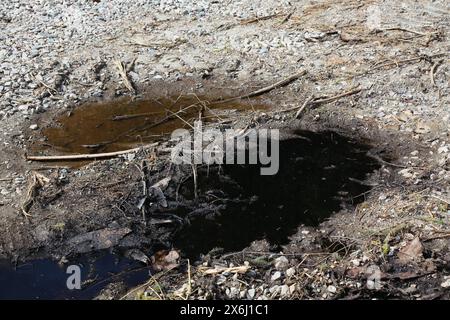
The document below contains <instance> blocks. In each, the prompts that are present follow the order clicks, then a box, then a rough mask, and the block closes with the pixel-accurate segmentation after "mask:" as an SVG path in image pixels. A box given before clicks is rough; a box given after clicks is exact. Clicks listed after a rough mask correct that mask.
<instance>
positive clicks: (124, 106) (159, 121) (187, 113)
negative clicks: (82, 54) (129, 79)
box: [37, 95, 267, 154]
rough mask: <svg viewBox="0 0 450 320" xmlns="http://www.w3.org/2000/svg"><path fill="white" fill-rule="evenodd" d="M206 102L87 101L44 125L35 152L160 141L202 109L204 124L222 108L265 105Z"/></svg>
mask: <svg viewBox="0 0 450 320" xmlns="http://www.w3.org/2000/svg"><path fill="white" fill-rule="evenodd" d="M210 101H213V99H211V98H208V97H205V96H197V95H183V96H173V97H162V98H157V99H147V100H136V101H133V100H131V99H130V98H123V99H119V100H117V101H114V102H102V103H89V104H86V105H83V106H81V107H79V108H76V109H75V110H74V111H73V112H71V113H70V115H64V116H62V117H60V118H58V119H56V124H55V125H53V126H51V127H49V128H46V129H44V130H43V135H44V136H45V138H46V141H45V142H44V143H42V144H41V145H40V146H38V147H37V148H38V149H40V150H37V151H42V150H43V149H44V150H45V149H48V150H52V152H55V151H56V152H58V153H68V154H84V153H99V152H113V151H119V150H125V149H129V148H132V147H137V146H139V145H142V144H145V143H149V142H153V141H156V140H159V139H161V138H162V136H164V135H168V134H170V133H171V132H172V131H174V130H175V129H179V128H189V125H188V124H187V123H190V124H191V125H192V123H193V121H194V119H198V118H199V114H200V113H201V116H202V117H203V118H202V120H203V121H205V122H208V121H222V120H223V119H224V117H225V118H226V115H225V116H224V115H223V113H224V112H225V113H228V114H230V115H237V112H239V111H243V110H252V109H266V108H267V107H266V106H265V105H263V104H252V103H242V102H239V101H232V102H228V103H217V102H216V103H215V102H210ZM200 102H201V103H200ZM180 110H183V111H181V112H180ZM219 111H220V114H222V115H219ZM174 113H177V115H174Z"/></svg>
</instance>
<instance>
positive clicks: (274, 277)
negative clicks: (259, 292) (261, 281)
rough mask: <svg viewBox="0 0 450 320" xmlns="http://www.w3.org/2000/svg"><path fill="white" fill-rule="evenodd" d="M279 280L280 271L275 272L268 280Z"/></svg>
mask: <svg viewBox="0 0 450 320" xmlns="http://www.w3.org/2000/svg"><path fill="white" fill-rule="evenodd" d="M280 278H281V272H280V271H276V272H275V273H274V274H273V275H272V277H271V278H270V280H272V281H276V280H278V279H280Z"/></svg>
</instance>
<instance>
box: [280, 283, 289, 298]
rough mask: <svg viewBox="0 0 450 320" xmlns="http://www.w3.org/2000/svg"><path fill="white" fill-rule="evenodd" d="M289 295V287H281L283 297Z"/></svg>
mask: <svg viewBox="0 0 450 320" xmlns="http://www.w3.org/2000/svg"><path fill="white" fill-rule="evenodd" d="M287 295H289V287H288V286H287V285H284V286H281V296H287Z"/></svg>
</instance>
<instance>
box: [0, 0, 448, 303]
mask: <svg viewBox="0 0 450 320" xmlns="http://www.w3.org/2000/svg"><path fill="white" fill-rule="evenodd" d="M55 4H56V5H55V6H54V8H52V9H49V8H48V7H47V6H46V5H45V4H42V3H41V2H40V1H31V2H28V3H27V4H22V3H21V2H20V1H11V2H8V3H6V4H1V5H0V10H1V14H0V25H1V28H0V29H1V31H0V46H1V47H0V59H1V61H0V62H1V69H0V77H1V78H0V89H1V90H0V95H1V96H0V111H1V116H2V119H1V124H2V126H1V127H0V130H1V134H0V142H1V148H2V152H1V155H0V157H1V159H0V160H1V161H0V163H1V166H0V189H1V195H0V212H1V215H0V229H1V230H3V232H2V233H1V234H0V256H2V257H5V258H7V259H12V260H19V261H23V260H27V259H31V258H36V257H49V256H50V257H52V258H54V259H55V260H57V261H61V260H62V261H64V259H63V258H64V257H66V258H67V257H72V256H76V255H80V254H83V253H86V252H89V251H93V250H101V249H109V250H114V251H115V252H117V253H118V254H128V255H129V254H130V253H129V252H130V251H129V250H130V249H139V250H140V252H142V253H144V254H145V255H147V256H151V255H152V254H155V252H157V251H158V250H159V249H166V250H169V249H170V248H172V245H173V243H172V240H173V238H172V237H173V233H172V232H173V230H174V229H176V228H178V227H179V226H178V224H177V223H176V222H173V221H176V220H177V216H178V215H183V213H186V212H191V211H193V210H194V208H197V207H201V208H204V207H207V206H208V205H210V201H209V200H208V197H207V195H202V194H200V197H199V198H200V200H197V201H192V200H186V201H185V202H184V203H181V205H180V203H179V201H177V193H178V190H179V189H178V188H179V185H180V184H182V183H184V181H187V180H186V179H188V177H189V175H191V174H192V170H191V168H190V167H183V166H180V167H178V166H174V165H171V163H170V161H169V153H168V152H167V148H168V147H170V146H171V145H170V142H169V141H168V138H167V137H160V138H159V139H158V144H157V145H155V146H152V147H149V148H143V149H142V150H140V151H138V152H133V153H129V154H125V155H123V156H119V157H115V158H112V159H106V160H102V161H95V162H91V163H89V164H86V165H84V166H81V167H75V168H74V167H73V164H72V163H61V162H58V163H40V162H34V161H27V160H26V157H25V155H36V154H40V155H42V154H47V155H56V154H61V151H60V150H56V149H53V150H52V149H51V148H48V146H47V147H45V148H44V147H42V146H43V143H44V144H45V138H44V136H43V134H42V133H43V130H44V129H45V128H48V127H54V126H57V125H58V123H57V117H58V116H61V115H65V114H67V113H68V112H72V111H74V110H76V108H77V107H78V106H80V105H83V104H85V103H87V102H93V101H113V100H114V99H116V98H119V97H123V96H130V97H133V99H137V100H139V99H145V98H154V97H157V98H161V97H166V96H173V95H177V94H190V93H196V94H197V95H199V96H200V95H201V96H208V97H211V99H214V98H222V97H234V96H239V95H242V94H245V93H248V92H252V91H254V90H257V89H259V88H262V87H265V86H268V85H271V84H274V83H276V82H277V81H280V80H282V79H285V78H287V77H289V76H291V75H292V74H296V73H298V72H300V71H301V70H305V71H306V74H305V75H303V76H301V77H300V78H299V79H297V80H296V81H293V82H291V83H289V84H288V85H286V86H283V87H279V88H276V89H274V90H272V91H270V92H268V93H266V94H264V95H261V96H260V97H258V98H257V99H256V100H255V99H245V100H246V101H243V103H246V104H250V105H251V104H252V103H253V104H264V105H267V106H268V109H267V110H250V108H249V110H241V111H235V112H230V113H228V114H226V115H224V117H225V116H226V117H227V119H229V122H228V123H226V124H223V123H222V124H217V127H220V128H224V127H225V126H231V127H235V128H280V129H283V132H284V133H285V134H286V135H287V136H289V134H290V133H292V132H294V131H295V130H299V129H302V130H312V131H315V132H323V131H327V130H332V131H335V132H338V133H340V134H342V135H343V136H346V137H349V138H352V139H355V140H356V141H359V142H364V143H367V144H368V145H369V146H370V147H371V150H370V152H371V154H373V155H375V158H376V159H377V161H378V164H379V166H380V167H379V168H378V169H377V170H376V171H374V172H373V174H371V175H370V177H369V178H368V179H367V180H366V181H364V182H362V183H364V184H366V185H370V186H371V187H372V189H371V191H370V192H367V193H365V194H364V201H362V202H359V203H358V204H357V205H351V203H347V205H346V206H345V207H344V208H343V209H342V210H340V211H339V212H337V213H335V214H333V215H332V216H330V217H329V218H328V219H326V221H324V222H322V223H321V224H320V225H318V226H309V227H308V226H298V231H297V232H296V233H295V234H293V235H291V236H290V241H289V243H288V244H284V245H283V246H282V247H276V246H272V245H271V244H269V243H267V242H265V241H256V242H255V243H253V244H251V245H250V246H249V247H248V248H243V250H242V251H239V252H237V253H236V252H235V253H233V254H232V253H230V252H220V250H213V252H210V253H209V254H207V252H204V254H205V255H204V256H203V257H202V258H201V259H200V260H198V261H192V259H190V260H189V262H188V260H187V259H185V257H184V256H183V252H181V259H173V260H176V261H175V262H176V263H175V265H177V264H179V266H177V267H175V268H173V267H174V264H173V263H174V261H172V260H170V259H168V261H166V262H167V265H165V263H164V254H163V253H161V251H159V252H160V253H158V254H159V255H162V258H161V257H160V258H158V257H159V256H158V255H157V256H156V258H155V259H156V260H158V259H159V260H161V261H163V262H158V263H159V264H160V265H161V266H160V269H162V271H161V272H159V273H156V274H155V276H154V277H153V278H152V279H150V280H149V282H148V283H147V284H144V285H142V286H140V287H138V288H136V289H135V290H133V291H130V292H128V294H126V291H127V290H129V289H130V288H126V287H124V286H121V285H120V283H117V284H115V285H112V286H111V287H110V288H109V289H108V290H106V291H105V292H104V293H103V294H102V295H101V298H120V297H122V298H128V299H130V298H132V299H134V298H143V299H144V298H145V299H162V298H166V299H167V298H169V299H171V298H194V299H195V298H198V299H203V298H225V299H227V298H234V299H279V298H283V299H310V298H314V299H358V298H401V299H448V298H449V291H448V288H449V287H450V275H449V265H450V264H449V263H450V253H449V244H450V243H449V234H450V233H449V232H450V230H449V212H450V211H449V208H448V205H449V202H450V189H449V181H450V172H449V171H450V168H449V158H450V156H449V155H450V146H449V132H450V127H449V117H450V110H449V108H448V106H449V99H450V98H449V86H448V79H449V73H450V69H449V64H448V52H449V41H448V30H449V29H448V28H449V16H450V15H449V14H448V13H449V12H448V6H446V4H445V2H444V1H442V2H439V1H434V2H431V1H430V2H428V1H423V2H420V3H417V2H413V1H406V2H403V3H402V4H400V3H397V2H395V1H387V2H377V1H364V2H355V1H339V2H334V1H333V2H332V1H298V2H293V1H291V2H278V1H277V2H275V1H273V2H272V1H261V2H259V1H257V2H252V4H250V2H248V3H247V2H240V1H229V3H228V4H221V3H219V2H215V1H204V2H201V3H196V4H191V3H189V2H178V1H167V2H162V3H159V2H158V3H157V2H156V1H155V2H148V3H147V2H146V1H136V2H135V3H133V4H132V5H131V4H128V2H125V1H124V2H122V1H113V2H108V3H106V2H103V1H100V2H99V3H96V2H91V1H86V2H80V1H69V2H67V1H65V2H64V3H63V2H62V1H61V2H60V1H55ZM45 12H47V13H46V14H44V13H45ZM33 41H34V42H33ZM33 43H34V44H33ZM115 61H121V62H123V64H124V65H125V66H128V67H129V68H128V69H127V68H126V69H127V70H126V71H127V77H128V79H129V80H130V81H131V84H132V86H133V89H132V90H130V88H127V85H126V82H125V81H124V78H123V77H121V76H120V74H119V73H118V69H117V66H116V64H115ZM355 88H358V89H361V91H358V92H355V93H354V94H350V95H347V96H342V97H339V95H341V94H342V93H346V92H349V91H352V90H354V89H355ZM330 97H331V98H333V97H336V99H329V100H326V99H327V98H330ZM308 99H319V100H320V99H325V102H324V103H320V104H311V103H310V104H308V105H306V108H305V109H304V111H303V112H302V113H301V114H300V115H299V117H298V119H295V115H296V113H297V111H298V109H299V108H300V107H301V106H302V105H303V104H304V103H305V101H307V100H308ZM211 125H213V124H211ZM143 160H145V163H147V166H148V167H147V170H148V171H147V174H146V178H147V179H148V181H147V183H148V185H152V184H154V183H156V182H159V181H161V180H163V179H164V178H167V177H170V182H169V183H168V185H167V186H164V188H163V190H162V191H163V193H164V195H165V197H166V200H167V202H168V204H167V207H165V206H163V205H161V203H159V202H158V197H157V196H156V195H151V196H152V197H153V198H151V199H150V200H149V201H151V202H152V206H150V207H149V209H148V211H147V212H146V224H144V223H142V210H141V209H139V208H140V206H139V203H140V201H141V200H142V197H143V194H142V161H143ZM33 172H38V173H39V174H40V175H42V176H39V175H38V176H37V177H38V181H37V182H36V181H34V184H33V177H36V175H34V173H33ZM199 173H200V174H202V172H201V171H199ZM47 178H48V181H47V180H46V179H47ZM39 179H41V180H39ZM42 179H44V181H43V182H42ZM40 182H42V186H38V187H36V188H30V187H31V186H33V185H34V186H36V185H37V184H39V183H40ZM187 188H188V189H189V187H187ZM191 189H192V186H191ZM30 195H31V197H30ZM30 199H31V200H30ZM24 208H25V209H26V210H25V211H26V213H28V214H29V215H30V216H27V215H25V214H24V212H23V209H24ZM174 215H175V216H174ZM166 220H171V221H172V222H171V223H167V222H165V221H166ZM255 240H259V239H255ZM175 249H177V248H176V247H175ZM172 258H173V257H172ZM155 259H154V260H153V263H155ZM159 260H158V261H159Z"/></svg>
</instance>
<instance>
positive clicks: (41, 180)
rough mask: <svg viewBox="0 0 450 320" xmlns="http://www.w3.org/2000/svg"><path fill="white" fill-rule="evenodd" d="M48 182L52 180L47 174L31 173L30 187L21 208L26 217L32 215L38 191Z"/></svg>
mask: <svg viewBox="0 0 450 320" xmlns="http://www.w3.org/2000/svg"><path fill="white" fill-rule="evenodd" d="M48 182H50V179H49V178H47V177H46V176H44V175H42V174H40V173H37V172H32V175H31V181H30V184H29V187H28V191H27V196H26V198H25V200H24V202H23V203H22V206H21V208H20V210H21V212H22V214H23V215H24V216H25V218H28V217H31V214H29V212H30V209H31V206H32V205H33V202H34V198H35V197H36V194H37V191H38V190H39V189H40V188H42V187H43V186H44V185H46V184H47V183H48Z"/></svg>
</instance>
